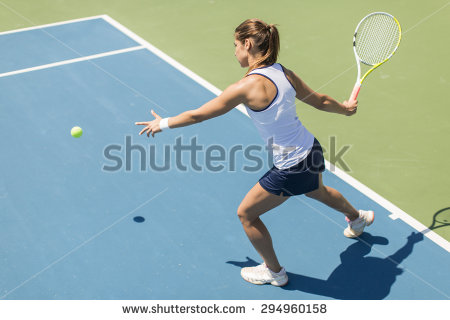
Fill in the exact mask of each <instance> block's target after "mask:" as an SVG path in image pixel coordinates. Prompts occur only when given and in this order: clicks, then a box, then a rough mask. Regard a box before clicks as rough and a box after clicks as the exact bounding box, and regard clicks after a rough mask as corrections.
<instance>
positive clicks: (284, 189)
mask: <svg viewBox="0 0 450 320" xmlns="http://www.w3.org/2000/svg"><path fill="white" fill-rule="evenodd" d="M323 171H325V160H324V159H323V151H322V147H321V145H320V143H319V141H317V139H315V138H314V144H313V147H312V149H311V151H310V152H309V154H308V156H307V157H306V158H305V159H304V160H303V161H301V162H299V163H297V164H296V165H294V166H292V167H290V168H287V169H282V170H281V169H278V168H277V167H275V166H273V167H272V168H271V169H270V170H269V171H267V172H266V174H264V175H263V176H262V177H261V179H259V184H260V185H261V187H263V188H264V189H265V190H266V191H268V192H270V193H273V194H275V195H277V196H279V195H280V194H281V193H283V196H295V195H300V194H304V193H308V192H311V191H314V190H316V189H317V188H319V174H320V173H321V172H323Z"/></svg>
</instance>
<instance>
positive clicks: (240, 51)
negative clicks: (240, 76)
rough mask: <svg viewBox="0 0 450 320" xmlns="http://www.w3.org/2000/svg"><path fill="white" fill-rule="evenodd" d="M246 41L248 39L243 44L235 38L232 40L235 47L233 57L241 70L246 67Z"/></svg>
mask: <svg viewBox="0 0 450 320" xmlns="http://www.w3.org/2000/svg"><path fill="white" fill-rule="evenodd" d="M247 41H248V39H246V40H245V42H244V43H242V42H240V41H239V40H237V39H236V38H234V47H235V50H234V55H235V56H236V58H237V60H238V61H239V63H240V64H241V67H242V68H247V67H248V49H247V48H246V42H247Z"/></svg>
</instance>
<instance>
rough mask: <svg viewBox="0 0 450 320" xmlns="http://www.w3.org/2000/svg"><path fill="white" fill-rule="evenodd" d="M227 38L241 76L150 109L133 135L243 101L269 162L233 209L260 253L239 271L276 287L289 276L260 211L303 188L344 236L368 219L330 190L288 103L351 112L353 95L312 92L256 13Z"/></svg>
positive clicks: (316, 147)
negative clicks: (169, 109) (199, 101)
mask: <svg viewBox="0 0 450 320" xmlns="http://www.w3.org/2000/svg"><path fill="white" fill-rule="evenodd" d="M234 45H235V47H236V48H235V56H236V58H237V60H238V61H239V63H240V64H241V67H243V68H248V71H247V73H246V75H245V77H244V78H243V79H241V80H240V81H238V82H236V83H234V84H232V85H231V86H229V87H228V88H227V89H226V90H225V91H224V92H223V93H222V94H221V95H220V96H218V97H216V98H214V99H212V100H211V101H209V102H207V103H205V104H204V105H203V106H201V107H200V108H198V109H195V110H189V111H186V112H183V113H181V114H179V115H177V116H175V117H170V118H164V119H162V118H161V117H160V116H159V115H157V114H156V113H155V112H154V111H153V110H152V115H153V116H154V117H155V119H154V120H152V121H146V122H136V124H137V125H143V126H145V127H144V129H142V131H141V132H140V133H139V134H140V135H141V134H143V133H146V134H147V136H149V135H150V134H151V135H152V136H153V137H154V135H155V133H158V132H161V131H163V130H167V129H169V128H170V129H172V128H178V127H184V126H188V125H192V124H195V123H199V122H202V121H205V120H208V119H211V118H214V117H218V116H220V115H223V114H225V113H227V112H228V111H230V110H232V109H233V108H234V107H236V106H237V105H239V104H241V103H243V104H244V105H245V106H246V108H247V111H248V113H249V115H250V117H251V118H252V120H253V122H254V124H255V125H256V127H257V128H258V131H259V132H260V134H261V136H262V138H263V139H264V140H266V142H269V143H270V144H271V146H272V149H273V158H274V166H273V167H272V168H271V169H270V170H269V171H268V172H267V173H266V174H265V175H264V176H263V177H262V178H261V179H260V180H259V181H258V183H256V184H255V186H254V187H253V188H252V189H251V190H250V191H249V192H248V193H247V195H246V196H245V197H244V199H243V200H242V202H241V204H240V205H239V208H238V210H237V214H238V216H239V219H240V221H241V223H242V226H243V227H244V230H245V233H246V234H247V236H248V238H249V240H250V241H251V243H252V244H253V246H254V247H255V249H256V250H257V251H258V253H259V254H260V255H261V257H262V259H263V260H264V263H262V264H261V265H259V266H257V267H249V268H243V269H242V270H241V275H242V277H243V278H244V279H245V280H246V281H249V282H251V283H254V284H264V283H270V284H272V285H275V286H283V285H285V284H286V283H287V282H288V277H287V275H286V271H285V269H284V268H283V267H281V265H280V263H279V262H278V259H277V256H276V254H275V251H274V249H273V245H272V239H271V237H270V234H269V231H268V230H267V228H266V227H265V225H264V223H263V222H262V221H261V219H260V218H259V216H260V215H262V214H263V213H265V212H267V211H269V210H271V209H273V208H275V207H277V206H279V205H281V204H282V203H283V202H285V201H286V200H287V199H289V197H290V196H294V195H300V194H305V195H306V196H307V197H310V198H313V199H316V200H318V201H321V202H322V203H324V204H326V205H328V206H330V207H332V208H334V209H336V210H338V211H340V212H341V213H343V214H344V215H345V217H346V220H347V222H348V227H347V228H346V229H345V230H344V235H345V236H347V237H350V238H354V237H357V236H359V235H360V234H361V233H362V232H363V230H364V227H365V226H368V225H370V224H372V222H373V220H374V213H373V212H372V211H363V210H359V211H357V210H356V209H355V208H354V207H353V206H352V205H351V204H350V203H349V202H348V201H347V200H346V199H345V198H344V197H343V196H342V194H340V193H339V192H338V191H337V190H335V189H333V188H330V187H327V186H325V185H324V184H323V182H322V173H321V172H323V171H324V170H325V167H324V164H323V163H324V160H323V154H322V148H321V146H320V144H319V142H318V141H317V140H316V139H315V138H314V136H313V135H312V134H311V133H310V132H308V130H307V129H306V128H305V127H304V126H303V125H302V123H301V122H300V121H299V119H298V118H297V114H296V109H295V98H297V99H299V100H301V101H303V102H305V103H307V104H309V105H311V106H313V107H315V108H317V109H319V110H322V111H327V112H335V113H339V114H344V115H347V116H350V115H353V114H355V112H356V109H357V102H356V101H344V102H343V103H339V102H337V101H336V100H334V99H333V98H331V97H330V96H327V95H324V94H319V93H317V92H314V91H313V90H311V89H310V88H309V87H308V86H307V85H306V84H305V83H304V82H303V81H302V80H301V79H300V78H299V77H298V76H297V75H296V74H295V73H294V72H292V71H290V70H288V69H286V68H284V67H283V66H281V65H280V64H278V63H276V61H277V56H278V51H279V48H280V41H279V36H278V30H277V28H276V27H275V26H274V25H272V24H270V25H268V24H267V23H265V22H264V21H261V20H259V19H249V20H246V21H244V22H243V23H241V24H240V25H239V26H238V27H237V28H236V30H235V40H234Z"/></svg>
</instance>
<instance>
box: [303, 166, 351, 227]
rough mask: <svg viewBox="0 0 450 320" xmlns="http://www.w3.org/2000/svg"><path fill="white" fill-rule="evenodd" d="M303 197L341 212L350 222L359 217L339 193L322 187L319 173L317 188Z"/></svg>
mask: <svg viewBox="0 0 450 320" xmlns="http://www.w3.org/2000/svg"><path fill="white" fill-rule="evenodd" d="M305 195H306V196H307V197H310V198H313V199H315V200H318V201H320V202H322V203H324V204H326V205H327V206H329V207H331V208H333V209H335V210H337V211H339V212H342V213H343V214H344V215H345V216H346V217H347V218H348V219H349V220H350V221H353V220H355V219H357V218H358V217H359V212H358V211H357V210H356V209H355V208H354V207H353V206H352V205H351V204H350V202H348V201H347V199H345V198H344V196H343V195H342V194H341V193H340V192H339V191H337V190H336V189H333V188H331V187H327V186H324V185H323V182H322V174H321V173H320V174H319V188H318V189H316V190H314V191H311V192H308V193H306V194H305Z"/></svg>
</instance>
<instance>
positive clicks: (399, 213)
mask: <svg viewBox="0 0 450 320" xmlns="http://www.w3.org/2000/svg"><path fill="white" fill-rule="evenodd" d="M102 17H103V19H105V20H106V21H107V22H109V23H110V24H111V25H113V26H114V27H116V28H117V29H118V30H120V31H122V32H123V33H124V34H126V35H127V36H129V37H130V38H131V39H133V40H134V41H136V42H138V43H140V44H142V45H143V46H144V47H146V48H147V49H148V50H149V51H151V52H152V53H154V54H155V55H157V56H158V57H159V58H161V59H162V60H164V61H166V62H167V63H168V64H170V65H171V66H173V67H174V68H176V69H177V70H179V71H181V72H182V73H184V74H185V75H187V76H188V77H190V78H191V79H192V80H194V81H196V82H197V83H199V84H200V85H202V86H203V87H205V88H206V89H208V90H209V91H211V92H212V93H214V94H216V95H220V94H221V93H222V91H221V90H220V89H218V88H217V87H215V86H213V85H212V84H211V83H209V82H208V81H206V80H205V79H203V78H202V77H200V76H199V75H197V74H195V73H194V72H192V71H191V70H189V69H188V68H186V67H185V66H183V65H182V64H180V63H179V62H177V61H175V60H174V59H173V58H171V57H169V56H168V55H167V54H165V53H164V52H162V51H161V50H159V49H158V48H156V47H155V46H153V45H151V44H150V43H149V42H148V41H146V40H144V39H143V38H141V37H139V36H138V35H137V34H135V33H134V32H132V31H131V30H129V29H128V28H126V27H125V26H123V25H122V24H120V23H119V22H117V21H116V20H114V19H113V18H111V17H110V16H108V15H103V16H102ZM236 108H237V109H238V110H239V111H241V112H242V113H244V114H245V115H246V116H248V113H247V110H245V107H244V106H243V105H239V106H237V107H236ZM325 166H326V168H327V169H328V170H329V171H330V172H331V173H333V174H335V175H336V176H337V177H339V178H340V179H342V180H343V181H345V182H346V183H348V184H349V185H351V186H352V187H354V188H355V189H357V190H358V191H359V192H361V193H362V194H364V195H366V196H367V197H368V198H370V199H372V200H373V201H375V202H376V203H378V204H379V205H380V206H382V207H383V208H385V209H386V210H388V211H389V212H391V215H389V217H390V218H392V219H393V220H395V219H401V220H402V221H404V222H405V223H406V224H408V225H409V226H411V227H412V228H414V229H416V230H417V231H419V232H421V233H423V234H424V235H425V236H426V237H427V238H429V239H430V240H431V241H433V242H434V243H436V244H437V245H439V246H440V247H442V248H444V249H445V250H447V252H450V243H449V242H448V241H447V240H445V239H444V238H442V237H441V236H440V235H438V234H437V233H435V232H434V231H432V230H430V229H428V228H427V227H426V226H425V225H423V224H422V223H420V222H419V221H417V220H416V219H414V218H413V217H411V216H410V215H409V214H407V213H406V212H404V211H403V210H402V209H400V208H399V207H397V206H396V205H394V204H393V203H391V202H390V201H388V200H386V199H385V198H383V197H382V196H380V195H379V194H378V193H376V192H375V191H373V190H372V189H370V188H369V187H367V186H366V185H364V184H362V183H361V182H359V181H358V180H356V179H355V178H353V177H352V176H350V175H349V174H347V173H345V172H344V171H342V170H341V169H339V168H337V167H335V166H334V165H333V164H331V163H330V162H329V161H327V160H325Z"/></svg>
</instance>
